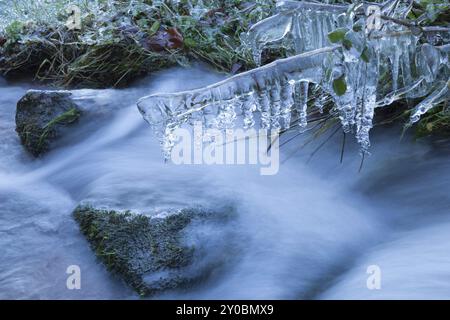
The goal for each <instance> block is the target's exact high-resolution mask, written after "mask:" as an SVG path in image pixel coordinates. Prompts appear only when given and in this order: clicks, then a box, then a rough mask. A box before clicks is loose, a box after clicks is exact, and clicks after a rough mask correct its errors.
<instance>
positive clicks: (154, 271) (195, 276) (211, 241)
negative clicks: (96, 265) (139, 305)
mask: <svg viewBox="0 0 450 320" xmlns="http://www.w3.org/2000/svg"><path fill="white" fill-rule="evenodd" d="M231 215H232V211H231V210H225V211H224V212H211V211H205V210H202V209H182V210H174V211H172V212H165V213H163V214H158V215H156V216H146V215H143V214H135V213H132V212H130V211H126V212H117V211H108V210H98V209H95V208H92V207H89V206H79V207H77V208H76V209H75V211H74V217H75V220H76V221H77V222H78V224H79V225H80V229H81V232H82V233H83V234H84V236H85V237H86V238H87V240H88V241H89V243H90V245H91V247H92V249H93V250H94V251H95V253H96V255H97V257H98V258H99V259H100V260H101V261H102V262H103V264H104V265H105V266H106V268H107V269H108V270H109V271H111V272H113V273H114V274H116V275H118V276H119V277H120V278H122V279H123V280H124V281H125V283H127V284H128V285H129V286H131V287H132V288H134V289H135V290H136V291H137V292H138V293H139V294H140V295H141V296H148V295H152V294H155V293H158V292H161V291H164V290H168V289H175V288H180V287H186V286H188V285H190V284H193V283H194V282H198V281H199V280H200V279H202V278H206V277H207V276H208V275H210V274H211V273H212V272H214V271H216V270H217V269H218V268H219V267H221V266H223V265H224V263H225V262H226V260H227V259H229V257H232V256H234V255H235V251H236V246H235V245H233V241H232V238H233V237H230V235H229V233H228V231H226V230H227V228H226V226H224V225H225V222H227V221H228V220H229V218H230V217H231ZM211 231H214V232H211ZM233 252H234V254H233Z"/></svg>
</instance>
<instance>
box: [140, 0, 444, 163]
mask: <svg viewBox="0 0 450 320" xmlns="http://www.w3.org/2000/svg"><path fill="white" fill-rule="evenodd" d="M369 5H376V4H370V3H360V4H354V5H351V6H347V5H328V4H318V3H310V2H303V1H281V2H279V3H278V4H277V8H278V13H277V14H275V15H273V16H271V17H269V18H267V19H265V20H262V21H261V22H259V23H257V24H255V25H254V26H253V27H252V28H251V29H250V30H249V31H248V33H247V34H246V35H244V37H243V40H244V43H245V45H248V46H250V47H251V49H252V52H253V56H254V60H255V62H256V63H257V64H259V63H260V61H261V58H260V57H261V53H262V52H263V50H264V49H266V48H268V47H271V46H275V47H280V46H283V47H284V48H286V49H287V51H288V52H291V53H292V56H290V57H288V58H285V59H279V60H277V61H275V62H272V63H270V64H267V65H264V66H262V67H259V68H256V69H253V70H250V71H247V72H243V73H240V74H237V75H235V76H232V77H230V78H228V79H226V80H223V81H221V82H218V83H215V84H213V85H210V86H207V87H204V88H200V89H196V90H190V91H184V92H176V93H165V94H153V95H150V96H147V97H144V98H142V99H140V100H139V101H138V108H139V111H140V112H141V113H142V115H143V117H144V119H145V120H146V121H147V122H148V123H149V124H150V125H151V126H152V127H153V128H154V129H155V131H156V132H157V133H159V134H160V135H161V138H162V145H163V151H164V154H165V156H166V157H168V156H169V155H170V151H171V148H172V147H173V145H174V142H175V141H174V135H173V132H174V130H175V129H176V128H178V127H180V126H182V125H183V124H185V123H188V124H192V123H194V122H196V121H201V122H202V123H203V125H204V126H205V127H214V128H219V129H226V128H231V127H233V126H235V125H236V123H237V122H240V121H242V123H240V124H239V125H241V126H243V127H244V128H250V127H252V126H254V125H255V119H256V117H255V114H256V113H259V117H258V119H259V120H260V125H261V127H263V128H267V129H286V128H289V127H290V126H291V125H292V123H293V122H292V119H294V118H296V119H297V120H298V121H296V122H295V123H296V125H298V127H300V129H303V128H305V127H306V126H307V124H308V123H307V119H308V111H309V109H310V106H308V105H307V102H308V92H310V91H311V90H310V89H309V87H311V86H314V87H315V88H320V90H321V91H322V92H323V95H325V97H322V98H324V99H327V98H331V100H332V101H333V103H334V107H333V108H332V110H331V111H330V112H332V113H333V114H336V115H337V116H338V117H339V119H340V121H341V124H342V128H343V130H344V131H345V132H354V133H355V136H356V139H357V141H358V142H359V144H360V145H361V150H362V152H366V151H367V150H368V148H369V146H370V141H369V131H370V129H371V128H372V119H373V116H374V109H375V108H377V107H382V106H386V105H389V104H391V103H392V102H393V101H395V100H398V99H400V98H420V97H425V98H424V99H423V100H422V102H420V103H419V104H418V105H417V106H416V107H415V109H414V110H413V112H412V115H411V119H410V122H411V123H414V122H416V121H418V120H419V118H420V116H421V115H423V114H424V113H426V112H427V111H428V110H430V109H431V108H433V106H435V105H436V104H438V103H440V102H442V101H444V100H445V99H448V98H449V97H450V94H449V85H450V82H449V75H450V72H449V54H450V45H449V44H448V42H449V37H450V35H449V33H448V29H446V28H434V27H429V28H428V29H427V30H425V28H422V29H420V30H414V29H413V28H411V27H410V26H404V25H402V24H399V23H396V22H393V21H392V20H395V19H403V18H405V17H406V15H407V14H408V12H409V10H410V5H409V4H408V3H406V4H405V3H404V2H402V1H398V0H389V1H386V2H385V3H383V4H378V5H379V7H380V10H381V15H383V16H384V19H383V20H382V21H381V23H382V26H381V28H380V29H379V30H373V29H370V28H368V27H367V23H368V21H367V20H368V18H367V17H366V14H365V12H366V9H367V7H368V6H369ZM423 33H427V37H428V38H433V37H434V36H436V35H437V34H439V37H440V39H444V44H441V45H440V46H433V45H431V44H428V43H425V44H421V43H419V38H420V35H421V34H423ZM332 42H333V43H332ZM316 100H319V103H318V104H317V103H315V105H316V106H318V107H319V108H322V107H323V106H321V105H320V98H318V99H316ZM316 102H317V101H316Z"/></svg>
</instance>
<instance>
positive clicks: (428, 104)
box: [409, 80, 450, 125]
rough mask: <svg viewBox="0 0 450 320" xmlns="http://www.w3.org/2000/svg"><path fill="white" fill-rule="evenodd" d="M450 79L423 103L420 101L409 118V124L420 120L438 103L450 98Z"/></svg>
mask: <svg viewBox="0 0 450 320" xmlns="http://www.w3.org/2000/svg"><path fill="white" fill-rule="evenodd" d="M449 86H450V80H449V81H447V82H446V83H445V82H444V83H442V84H441V86H440V87H438V88H437V89H436V90H434V91H433V92H432V93H431V94H430V95H429V96H428V97H427V98H425V99H424V100H423V101H422V102H421V103H419V104H418V105H417V106H416V107H415V108H414V112H413V113H412V115H411V118H410V120H409V124H410V125H412V124H414V123H415V122H417V121H419V119H420V117H421V116H422V115H423V114H425V113H427V112H428V111H429V110H430V109H432V108H433V107H434V106H436V105H437V104H439V103H441V102H442V101H444V100H445V99H449V98H450V90H449Z"/></svg>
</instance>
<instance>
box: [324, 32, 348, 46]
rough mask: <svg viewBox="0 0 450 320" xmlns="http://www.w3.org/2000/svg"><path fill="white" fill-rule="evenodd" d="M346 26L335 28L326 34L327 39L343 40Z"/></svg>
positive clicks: (331, 40)
mask: <svg viewBox="0 0 450 320" xmlns="http://www.w3.org/2000/svg"><path fill="white" fill-rule="evenodd" d="M347 31H348V30H347V28H341V29H336V30H334V31H331V32H330V33H329V34H328V39H330V42H331V43H336V42H340V41H342V40H344V37H345V34H346V33H347Z"/></svg>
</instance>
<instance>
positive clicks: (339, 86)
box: [333, 75, 347, 96]
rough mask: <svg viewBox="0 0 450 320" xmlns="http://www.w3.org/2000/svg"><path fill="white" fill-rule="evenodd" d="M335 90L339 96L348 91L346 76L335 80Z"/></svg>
mask: <svg viewBox="0 0 450 320" xmlns="http://www.w3.org/2000/svg"><path fill="white" fill-rule="evenodd" d="M333 90H334V92H335V93H336V94H337V95H338V96H342V95H344V94H345V92H346V91H347V83H346V82H345V75H342V76H340V77H339V78H337V79H334V80H333Z"/></svg>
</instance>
